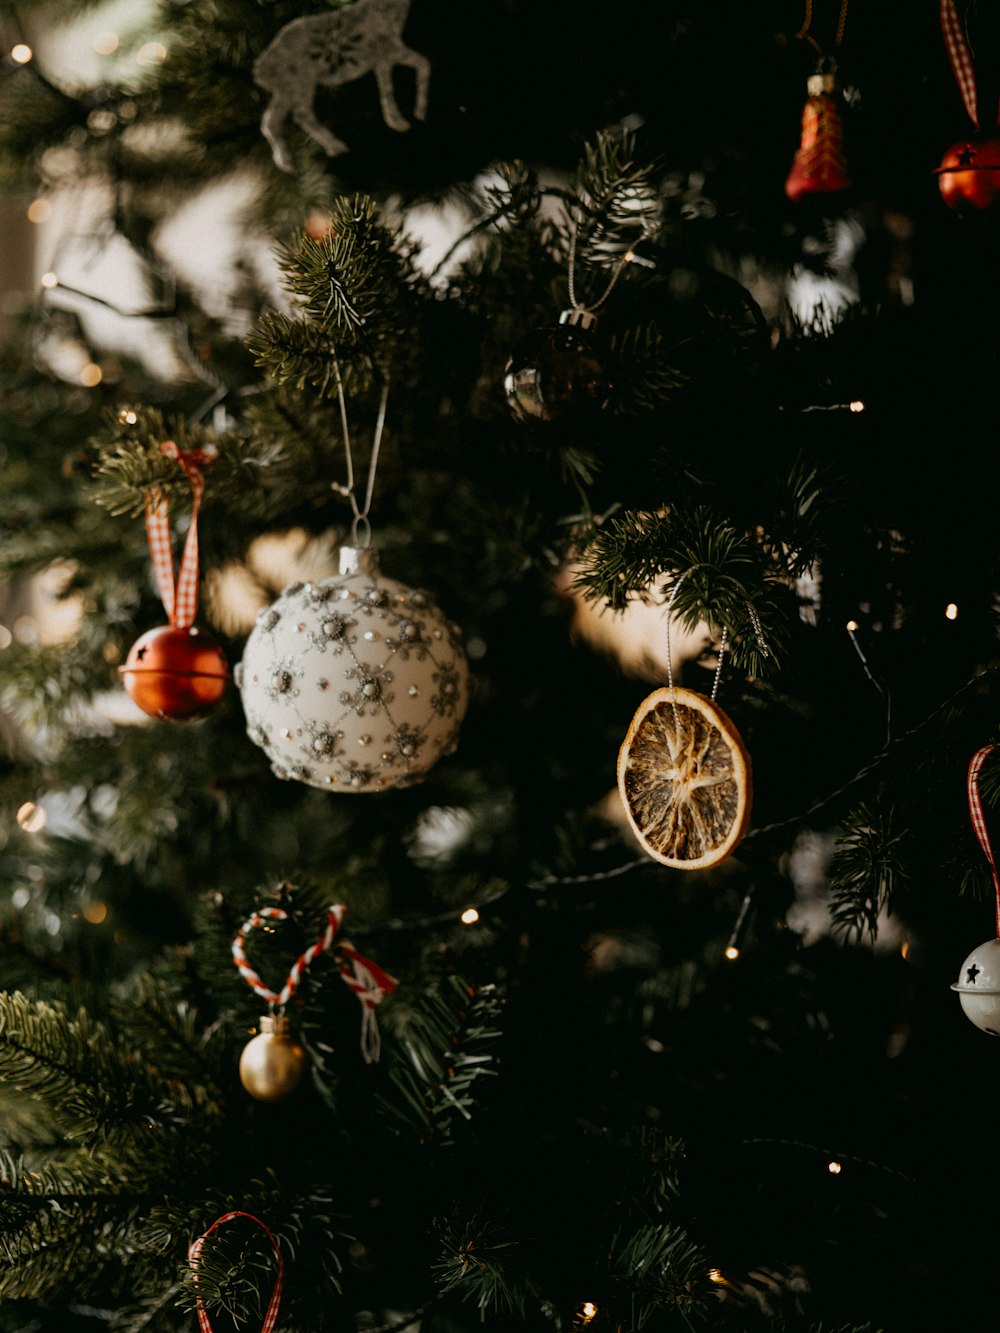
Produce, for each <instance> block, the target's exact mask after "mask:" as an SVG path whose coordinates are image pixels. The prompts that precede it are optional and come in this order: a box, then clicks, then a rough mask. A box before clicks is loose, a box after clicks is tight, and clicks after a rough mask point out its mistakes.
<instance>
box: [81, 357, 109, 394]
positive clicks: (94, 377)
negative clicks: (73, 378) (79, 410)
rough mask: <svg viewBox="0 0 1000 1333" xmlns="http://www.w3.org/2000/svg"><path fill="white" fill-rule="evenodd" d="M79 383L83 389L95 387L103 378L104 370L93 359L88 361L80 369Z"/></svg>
mask: <svg viewBox="0 0 1000 1333" xmlns="http://www.w3.org/2000/svg"><path fill="white" fill-rule="evenodd" d="M79 378H80V383H81V384H82V385H83V387H84V388H85V389H95V388H96V387H97V385H98V384H100V382H101V380H102V379H103V378H104V371H103V370H102V369H101V367H100V366H99V365H97V363H96V362H94V361H88V362H87V364H86V365H85V366H84V367H83V369H82V370H81V371H80V376H79Z"/></svg>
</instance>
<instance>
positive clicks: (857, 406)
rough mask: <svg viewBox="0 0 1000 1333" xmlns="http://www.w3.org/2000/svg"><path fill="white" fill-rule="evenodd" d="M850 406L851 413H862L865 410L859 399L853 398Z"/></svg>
mask: <svg viewBox="0 0 1000 1333" xmlns="http://www.w3.org/2000/svg"><path fill="white" fill-rule="evenodd" d="M850 406H851V411H852V412H863V411H864V410H865V405H864V403H863V402H862V401H861V399H860V398H855V399H854V401H853V402H852V403H851V405H850Z"/></svg>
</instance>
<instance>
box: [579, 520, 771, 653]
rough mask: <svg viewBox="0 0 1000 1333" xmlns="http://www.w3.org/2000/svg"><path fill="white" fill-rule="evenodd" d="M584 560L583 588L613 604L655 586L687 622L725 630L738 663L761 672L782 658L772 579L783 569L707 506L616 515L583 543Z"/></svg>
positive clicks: (623, 603) (618, 605)
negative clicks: (654, 512) (588, 540)
mask: <svg viewBox="0 0 1000 1333" xmlns="http://www.w3.org/2000/svg"><path fill="white" fill-rule="evenodd" d="M581 566H582V568H581V573H580V576H579V579H578V582H579V584H580V586H581V588H583V589H584V590H585V591H586V594H587V596H589V597H591V598H602V599H603V600H605V601H607V602H608V604H609V605H610V606H611V607H612V609H613V610H618V611H621V610H624V608H625V607H626V605H627V604H628V601H629V600H630V598H632V597H634V596H636V595H637V594H639V593H642V592H645V591H646V590H647V589H649V588H650V587H652V586H654V585H656V586H657V587H658V588H659V590H660V591H661V592H662V593H663V595H664V596H666V597H667V598H668V599H669V598H672V599H673V600H672V611H673V614H674V615H675V616H677V618H678V619H679V620H680V621H681V622H682V623H683V624H684V625H686V626H687V628H689V629H693V628H694V627H695V626H696V625H697V624H698V622H699V620H707V621H708V622H709V623H710V624H711V625H713V626H718V627H719V628H720V629H725V630H726V631H727V633H728V636H729V638H730V641H731V644H732V654H733V659H734V663H735V664H736V665H737V666H740V667H742V668H743V669H744V670H747V671H751V672H753V673H755V674H760V673H761V672H763V671H765V670H767V668H768V665H774V664H777V663H778V662H779V661H780V650H781V646H782V640H783V637H784V636H783V632H782V626H781V621H780V620H779V619H778V618H777V616H778V614H780V613H778V612H777V607H776V606H775V601H776V598H775V588H774V585H775V583H776V582H777V580H778V578H779V575H780V573H781V572H782V571H781V570H780V568H776V567H775V564H774V563H772V562H771V561H770V560H768V558H767V553H766V552H765V551H764V550H762V546H761V544H760V543H758V542H757V541H754V540H752V539H751V538H750V537H749V536H747V535H745V534H742V533H740V532H738V531H737V530H736V529H735V528H734V527H732V526H730V525H728V524H722V525H721V526H720V524H719V520H718V517H717V515H715V514H713V513H712V511H711V510H710V509H708V508H707V507H696V508H694V509H690V510H684V511H680V512H677V511H673V510H671V511H669V512H666V513H664V514H648V513H636V512H630V513H625V514H622V515H621V516H614V517H612V518H611V519H610V520H609V521H608V522H607V524H605V525H604V526H603V527H601V528H599V529H598V530H597V532H596V533H595V534H594V536H593V539H592V540H591V541H590V542H589V544H588V545H587V546H586V547H585V548H584V550H583V552H582V554H581ZM675 594H676V595H675ZM755 615H756V618H757V621H758V622H759V626H760V628H759V630H758V628H757V625H756V624H755V622H754V616H755ZM768 659H771V662H770V663H769V662H768Z"/></svg>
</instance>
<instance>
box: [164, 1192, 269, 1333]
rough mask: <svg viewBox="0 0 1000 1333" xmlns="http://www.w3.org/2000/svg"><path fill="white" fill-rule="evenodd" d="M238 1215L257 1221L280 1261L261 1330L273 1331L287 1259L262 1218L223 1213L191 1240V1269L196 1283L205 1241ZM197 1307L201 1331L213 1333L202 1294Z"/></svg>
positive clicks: (263, 1332) (262, 1331)
mask: <svg viewBox="0 0 1000 1333" xmlns="http://www.w3.org/2000/svg"><path fill="white" fill-rule="evenodd" d="M236 1217H245V1218H247V1220H248V1221H250V1222H254V1223H256V1225H257V1226H259V1227H260V1229H261V1230H262V1231H263V1232H264V1234H265V1235H266V1236H267V1238H268V1240H269V1241H270V1242H271V1248H272V1250H274V1257H275V1258H276V1259H277V1261H278V1275H277V1277H276V1278H275V1279H274V1289H273V1290H272V1292H271V1300H270V1303H269V1304H268V1307H267V1311H266V1313H265V1315H264V1323H263V1324H262V1325H261V1330H260V1333H273V1329H274V1326H275V1324H276V1323H277V1321H278V1306H279V1305H280V1304H281V1290H282V1287H283V1286H284V1281H285V1261H284V1259H283V1258H282V1254H281V1247H280V1245H279V1244H278V1242H277V1241H276V1240H275V1239H274V1235H273V1234H272V1232H271V1229H270V1227H268V1226H265V1224H264V1223H263V1222H262V1221H261V1220H260V1218H259V1217H254V1215H253V1213H242V1212H238V1211H237V1212H232V1213H223V1215H222V1216H221V1217H220V1218H219V1219H218V1220H217V1221H215V1222H213V1223H212V1225H211V1226H210V1227H209V1228H208V1230H207V1231H206V1232H205V1234H204V1235H203V1236H199V1237H198V1239H197V1240H194V1241H192V1242H191V1245H190V1247H189V1249H188V1263H189V1264H190V1265H191V1269H192V1271H193V1273H194V1280H195V1283H197V1281H198V1261H199V1259H200V1258H201V1251H202V1247H203V1246H204V1244H205V1241H206V1240H208V1238H209V1236H210V1235H211V1234H212V1232H213V1231H214V1230H215V1229H216V1227H221V1226H222V1224H223V1222H231V1221H232V1220H233V1219H234V1218H236ZM197 1309H198V1328H199V1329H200V1331H201V1333H212V1325H211V1322H210V1321H209V1318H208V1314H207V1312H206V1310H205V1307H204V1305H202V1303H201V1297H200V1296H199V1297H198V1306H197Z"/></svg>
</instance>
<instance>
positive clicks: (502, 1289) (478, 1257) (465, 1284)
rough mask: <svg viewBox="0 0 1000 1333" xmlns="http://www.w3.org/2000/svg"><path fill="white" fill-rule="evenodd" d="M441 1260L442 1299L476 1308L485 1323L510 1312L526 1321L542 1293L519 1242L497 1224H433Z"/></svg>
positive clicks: (447, 1220)
mask: <svg viewBox="0 0 1000 1333" xmlns="http://www.w3.org/2000/svg"><path fill="white" fill-rule="evenodd" d="M435 1226H436V1228H437V1231H438V1235H439V1238H440V1242H441V1252H442V1258H441V1259H439V1260H438V1261H437V1262H436V1263H435V1264H434V1265H433V1272H434V1273H435V1274H436V1275H437V1281H438V1283H439V1284H440V1290H441V1293H442V1294H447V1293H449V1292H451V1293H454V1294H455V1295H457V1296H459V1297H460V1298H461V1299H462V1300H463V1301H468V1302H471V1303H474V1304H475V1305H476V1307H477V1308H478V1310H479V1311H480V1314H481V1315H482V1317H483V1318H485V1317H486V1315H488V1314H489V1315H494V1316H495V1315H502V1314H506V1313H508V1312H510V1311H513V1312H515V1313H516V1314H518V1315H520V1316H521V1317H523V1316H524V1314H525V1311H526V1308H527V1305H528V1302H529V1301H531V1300H537V1298H538V1289H537V1287H536V1286H535V1284H534V1282H533V1280H532V1278H531V1277H530V1276H529V1274H528V1272H527V1269H526V1268H525V1265H524V1262H523V1260H522V1258H521V1255H520V1248H519V1245H518V1242H517V1241H516V1240H514V1239H512V1238H510V1237H508V1236H507V1235H506V1234H505V1232H504V1230H503V1227H502V1224H500V1223H498V1222H486V1221H484V1220H483V1219H481V1218H479V1217H472V1218H470V1219H469V1220H468V1221H467V1222H465V1223H464V1224H461V1223H457V1222H456V1221H454V1220H453V1219H451V1218H443V1219H438V1220H437V1221H436V1222H435Z"/></svg>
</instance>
